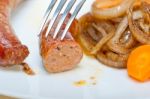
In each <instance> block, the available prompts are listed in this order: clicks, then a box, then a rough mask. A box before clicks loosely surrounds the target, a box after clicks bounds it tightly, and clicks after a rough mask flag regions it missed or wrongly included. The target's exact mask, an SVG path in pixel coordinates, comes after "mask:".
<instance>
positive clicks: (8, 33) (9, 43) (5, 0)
mask: <svg viewBox="0 0 150 99" xmlns="http://www.w3.org/2000/svg"><path fill="white" fill-rule="evenodd" d="M20 1H21V0H0V66H11V65H16V64H20V63H22V62H23V60H24V59H25V58H26V57H27V56H28V54H29V51H28V48H27V47H26V46H25V45H22V44H21V42H20V41H19V39H18V38H17V37H16V35H15V34H14V31H13V29H12V27H11V25H10V23H9V17H10V14H11V11H12V9H14V7H16V5H17V4H18V3H19V2H20Z"/></svg>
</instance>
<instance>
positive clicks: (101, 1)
mask: <svg viewBox="0 0 150 99" xmlns="http://www.w3.org/2000/svg"><path fill="white" fill-rule="evenodd" d="M122 1H123V0H96V1H95V3H94V4H95V5H96V7H97V8H99V9H106V8H111V7H114V6H117V5H119V4H120V3H121V2H122ZM142 1H144V2H147V3H150V0H142ZM140 5H141V0H136V2H135V3H134V6H135V7H139V6H140Z"/></svg>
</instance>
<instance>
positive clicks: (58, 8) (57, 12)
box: [45, 0, 67, 37]
mask: <svg viewBox="0 0 150 99" xmlns="http://www.w3.org/2000/svg"><path fill="white" fill-rule="evenodd" d="M52 1H53V0H52ZM66 1H67V0H60V3H59V4H58V7H57V8H56V10H55V12H54V14H53V16H52V19H51V21H50V24H49V25H48V29H47V31H46V34H45V36H46V37H47V36H48V34H49V32H50V30H51V28H52V26H53V24H54V22H55V20H56V19H57V17H58V15H59V13H60V11H61V10H62V8H63V6H64V5H65V3H66Z"/></svg>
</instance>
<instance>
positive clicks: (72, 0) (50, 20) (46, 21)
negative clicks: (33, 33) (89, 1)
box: [40, 0, 86, 40]
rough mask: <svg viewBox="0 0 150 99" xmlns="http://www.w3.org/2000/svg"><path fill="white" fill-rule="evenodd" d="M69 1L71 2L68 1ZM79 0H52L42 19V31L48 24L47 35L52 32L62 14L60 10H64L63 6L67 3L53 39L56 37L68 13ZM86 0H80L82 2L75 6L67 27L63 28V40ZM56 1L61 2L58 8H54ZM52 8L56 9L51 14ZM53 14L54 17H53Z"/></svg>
mask: <svg viewBox="0 0 150 99" xmlns="http://www.w3.org/2000/svg"><path fill="white" fill-rule="evenodd" d="M67 1H69V2H67ZM76 1H77V0H51V2H50V4H49V6H48V8H47V10H46V12H45V15H44V17H43V20H42V25H41V28H40V32H42V31H43V30H44V28H45V27H46V25H47V24H48V28H47V30H46V34H45V37H47V36H48V34H49V33H50V31H51V29H52V27H53V25H54V23H55V21H56V19H57V17H58V16H59V15H60V12H61V11H62V9H63V7H64V5H65V4H67V6H66V8H65V10H64V12H63V13H62V15H61V18H60V20H59V22H58V24H57V27H56V28H55V30H54V35H53V39H55V38H56V37H57V35H58V32H59V30H60V28H61V26H62V25H63V23H64V21H65V19H66V17H67V15H68V14H69V13H70V11H71V10H72V8H73V6H75V4H76ZM85 1H86V0H80V2H79V3H78V4H77V6H75V9H73V13H71V17H70V18H69V21H68V23H67V24H66V27H65V29H64V30H63V32H62V34H61V38H60V39H61V40H63V39H64V37H65V35H66V33H67V31H68V29H69V27H70V25H71V23H72V22H73V20H74V19H75V17H76V16H77V14H78V12H79V11H80V9H81V8H82V6H83V4H84V3H85ZM56 2H59V4H58V5H57V7H56V9H54V6H56ZM52 10H54V13H53V15H51V14H52V13H51V12H52ZM51 16H52V17H51Z"/></svg>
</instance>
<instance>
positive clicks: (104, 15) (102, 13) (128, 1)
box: [92, 0, 135, 19]
mask: <svg viewBox="0 0 150 99" xmlns="http://www.w3.org/2000/svg"><path fill="white" fill-rule="evenodd" d="M134 2H135V0H122V3H121V4H120V5H118V6H115V7H112V8H107V9H100V8H97V3H94V4H93V5H92V14H93V16H94V17H96V18H98V19H112V18H115V17H119V16H121V15H123V14H125V13H126V11H127V10H128V9H129V7H130V6H131V5H132V4H133V3H134Z"/></svg>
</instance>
